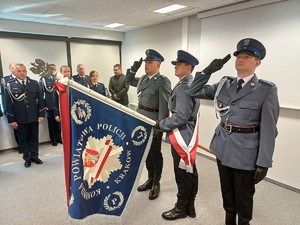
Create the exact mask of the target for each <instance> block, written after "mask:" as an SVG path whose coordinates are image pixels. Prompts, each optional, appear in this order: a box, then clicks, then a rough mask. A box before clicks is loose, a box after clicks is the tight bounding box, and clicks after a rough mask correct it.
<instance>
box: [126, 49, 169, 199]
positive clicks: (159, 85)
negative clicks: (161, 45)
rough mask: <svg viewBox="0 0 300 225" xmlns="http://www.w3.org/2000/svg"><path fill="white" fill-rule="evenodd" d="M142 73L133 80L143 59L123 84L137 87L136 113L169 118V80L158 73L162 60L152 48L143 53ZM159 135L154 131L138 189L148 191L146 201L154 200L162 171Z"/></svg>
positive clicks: (134, 66) (160, 135) (129, 70)
mask: <svg viewBox="0 0 300 225" xmlns="http://www.w3.org/2000/svg"><path fill="white" fill-rule="evenodd" d="M144 61H145V72H146V74H145V75H143V76H142V77H139V78H136V77H135V74H136V72H137V71H138V69H139V68H140V66H141V64H142V62H143V59H142V58H141V59H140V60H139V61H135V62H134V64H133V66H132V67H131V69H128V70H127V73H126V79H125V83H129V84H130V85H132V86H134V87H137V94H138V109H137V112H139V113H141V114H143V115H145V116H147V117H149V118H151V119H153V120H162V119H164V118H166V117H168V113H169V110H168V101H169V98H170V94H171V82H170V80H169V79H168V78H167V77H166V76H164V75H161V74H160V72H159V69H160V65H161V63H162V62H163V61H164V57H163V56H162V55H161V54H159V53H158V52H157V51H155V50H153V49H148V50H146V58H145V59H144ZM162 134H163V133H162V132H161V131H159V130H156V129H155V131H154V135H153V140H152V143H151V147H150V151H149V154H148V156H147V159H146V168H147V170H148V180H147V181H146V182H145V183H144V184H142V185H140V186H139V187H138V191H146V190H149V189H150V193H149V199H150V200H153V199H156V198H157V197H158V195H159V192H160V183H159V181H160V178H161V173H162V168H163V156H162V153H161V141H162Z"/></svg>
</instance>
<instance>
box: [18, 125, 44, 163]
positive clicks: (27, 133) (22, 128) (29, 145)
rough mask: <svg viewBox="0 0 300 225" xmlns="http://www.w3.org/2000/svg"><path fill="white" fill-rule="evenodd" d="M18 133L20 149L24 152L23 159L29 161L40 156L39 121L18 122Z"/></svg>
mask: <svg viewBox="0 0 300 225" xmlns="http://www.w3.org/2000/svg"><path fill="white" fill-rule="evenodd" d="M17 133H18V139H19V149H20V151H21V152H22V153H23V159H24V160H25V161H29V160H30V159H36V158H38V155H39V154H38V149H39V148H38V144H39V138H38V135H39V123H38V122H34V123H26V124H18V132H17Z"/></svg>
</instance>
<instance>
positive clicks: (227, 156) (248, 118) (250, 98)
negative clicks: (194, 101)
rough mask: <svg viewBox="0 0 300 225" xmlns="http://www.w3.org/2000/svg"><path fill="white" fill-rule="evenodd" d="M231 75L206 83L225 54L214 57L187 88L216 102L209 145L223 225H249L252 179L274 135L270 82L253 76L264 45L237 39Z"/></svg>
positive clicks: (262, 170)
mask: <svg viewBox="0 0 300 225" xmlns="http://www.w3.org/2000/svg"><path fill="white" fill-rule="evenodd" d="M233 55H234V56H236V60H235V68H236V71H237V76H236V77H223V79H221V81H220V82H219V83H217V84H213V85H205V84H206V83H207V81H208V80H209V78H210V76H211V74H212V73H213V72H215V71H217V70H219V69H221V68H222V66H223V64H224V63H225V62H226V61H227V59H226V57H225V58H224V59H223V60H222V59H215V60H213V61H212V62H211V64H210V65H209V66H208V67H207V68H206V69H204V70H203V71H202V73H197V74H196V77H195V79H194V81H193V83H192V85H191V87H190V94H191V95H192V96H194V97H196V98H201V99H211V100H213V99H214V101H215V109H216V110H217V112H219V115H220V117H221V121H220V124H219V125H218V126H217V128H216V129H215V133H214V136H213V139H212V141H211V145H210V149H211V150H212V151H213V153H214V154H215V155H216V157H217V165H218V170H219V176H220V183H221V191H222V197H223V207H224V209H225V212H226V216H225V223H226V225H234V224H236V215H238V224H239V225H248V224H250V221H251V219H252V211H253V196H254V193H255V184H257V183H258V182H260V181H261V180H262V179H263V178H264V177H265V176H266V174H267V171H268V168H270V167H271V166H272V157H273V152H274V146H275V138H276V136H277V125H276V124H277V120H278V116H279V102H278V95H277V87H276V85H275V84H274V83H272V82H269V81H266V80H261V79H258V77H257V76H256V74H255V69H256V68H257V67H258V66H259V65H260V64H261V60H263V59H264V57H265V55H266V49H265V47H264V45H263V44H262V43H261V42H259V41H258V40H255V39H253V38H245V39H242V40H241V41H239V42H238V44H237V50H236V51H235V52H234V53H233Z"/></svg>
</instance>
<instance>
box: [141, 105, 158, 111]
mask: <svg viewBox="0 0 300 225" xmlns="http://www.w3.org/2000/svg"><path fill="white" fill-rule="evenodd" d="M138 108H139V109H143V110H146V111H148V112H158V109H156V108H151V107H147V106H144V105H141V104H139V106H138Z"/></svg>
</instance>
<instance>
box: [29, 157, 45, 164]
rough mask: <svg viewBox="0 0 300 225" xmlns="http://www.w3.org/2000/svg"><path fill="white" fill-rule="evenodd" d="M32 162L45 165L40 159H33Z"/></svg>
mask: <svg viewBox="0 0 300 225" xmlns="http://www.w3.org/2000/svg"><path fill="white" fill-rule="evenodd" d="M31 161H32V162H34V163H36V164H43V161H42V160H40V159H39V158H33V159H31Z"/></svg>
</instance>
